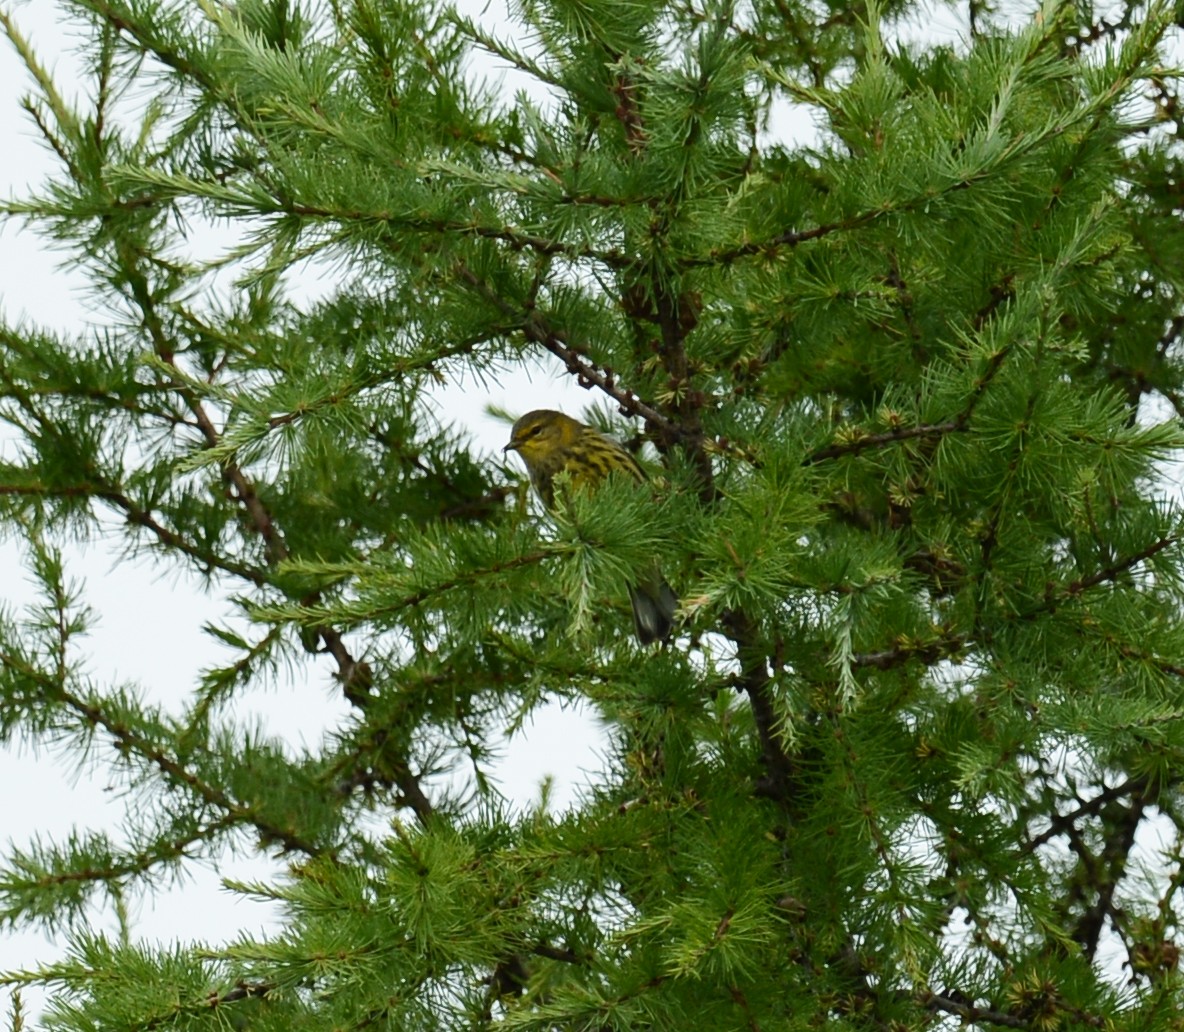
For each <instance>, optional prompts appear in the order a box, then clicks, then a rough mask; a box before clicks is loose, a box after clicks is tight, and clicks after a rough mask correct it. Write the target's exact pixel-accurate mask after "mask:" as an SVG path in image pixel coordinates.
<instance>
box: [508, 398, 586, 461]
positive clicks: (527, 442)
mask: <svg viewBox="0 0 1184 1032" xmlns="http://www.w3.org/2000/svg"><path fill="white" fill-rule="evenodd" d="M580 429H581V424H580V423H579V422H578V421H577V420H575V419H572V418H571V416H565V415H564V414H563V413H562V412H556V411H554V410H553V409H535V411H534V412H528V413H526V415H525V416H523V417H522V418H521V419H519V420H518V422H517V423H515V424H514V428H513V429H512V430H511V431H510V443H509V444H507V445H506V446H505V448H503V449H502V451H503V452H509V451H516V452H517V453H518V454H519V455H521V456H522V458H523V460H524V461H525V462H526V465H527V466H529V467H533V466H535V465H536V464H537V463H539V462H540V461H542V462H546V460H547V459H548V458H550V457H553V456H556V455H561V454H563V453H564V452H566V450H567V448H568V447H569V446H570V445H571V444H572V442H574V441H575V440H576V438H577V437H578V436H579V433H580Z"/></svg>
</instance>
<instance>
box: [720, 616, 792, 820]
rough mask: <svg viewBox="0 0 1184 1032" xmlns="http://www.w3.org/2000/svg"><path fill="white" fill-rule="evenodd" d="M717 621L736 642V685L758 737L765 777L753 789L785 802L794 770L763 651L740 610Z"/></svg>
mask: <svg viewBox="0 0 1184 1032" xmlns="http://www.w3.org/2000/svg"><path fill="white" fill-rule="evenodd" d="M721 623H722V625H723V627H724V631H725V633H726V634H727V635H728V637H729V638H731V640H732V641H733V643H734V644H735V645H736V653H737V656H738V658H739V660H740V668H741V669H740V676H739V679H738V684H739V686H740V687H741V688H743V689H744V691H745V692H746V693H747V694H748V699H749V704H750V705H751V706H752V715H753V720H754V721H755V723H756V729H757V735H758V737H759V738H760V743H761V753H762V755H763V757H764V762H765V776H764V777H763V778H762V779H761V781H760V783H759V784H758V785H757V792H758V794H760V795H766V796H768V797H769V798H771V799H775V800H777V801H778V802H780V803H781V804H783V805H784V804H786V803H787V802H788V800H789V795H790V788H791V785H790V781H791V778H792V775H793V771H794V765H793V761H792V760H791V759H790V758H789V755H788V754H787V753H786V751H785V749H784V747H783V746H782V744H781V739H780V737H779V736H778V734H777V724H778V720H777V710H776V708H775V706H774V705H773V691H772V687H773V686H772V682H771V679H770V677H769V668H768V663H767V660H766V657H765V654H764V650H763V649H762V648H761V646H760V642H759V640H758V635H757V628H756V625H755V624H754V623H753V622H752V618H751V617H749V616H748V614H747V613H745V612H743V611H741V610H737V609H734V610H730V611H729V612H727V613H725V614H724V615H723V618H722V620H721Z"/></svg>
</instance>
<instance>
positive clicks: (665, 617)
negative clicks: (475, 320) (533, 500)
mask: <svg viewBox="0 0 1184 1032" xmlns="http://www.w3.org/2000/svg"><path fill="white" fill-rule="evenodd" d="M503 450H504V451H516V452H517V453H518V454H519V455H521V456H522V461H523V462H524V463H525V464H526V470H527V472H528V473H529V474H530V482H531V483H532V484H533V485H534V489H535V490H536V491H537V492H538V495H539V497H540V498H541V499H542V500H543V504H544V505H546V506H547V508H548V509H553V508H555V483H554V482H555V477H556V476H557V475H558V474H560V473H566V474H567V475H568V477H569V478H570V482H571V484H572V486H573V487H576V488H581V489H583V488H595V486H596V485H597V484H599V483H600V481H602V480H603V479H604V478H605V477H607V476H608V475H609V474H610V473H612V472H614V471H618V470H619V471H620V472H622V473H624V474H626V475H627V476H630V477H632V478H633V479H634V480H644V479H645V473H644V472H642V469H641V467H640V466H639V465H638V464H637V460H636V459H635V458H634V457H633V456H632V455H630V454H629V453H628V452H627V451H626V450H625V449H624V448H622V447H621V446H620V445H619V444H618V443H617V442H616V441H614V440H613V439H612V438H611V437H605V436H604V434H602V433H600V431H598V430H594V429H593V428H592V427H590V426H585V425H584V424H583V423H581V422H580V421H579V420H576V419H572V418H571V416H565V415H564V414H563V413H562V412H555V411H553V410H551V409H536V410H535V411H534V412H528V413H526V415H525V416H523V417H522V418H521V419H519V420H518V422H517V423H515V424H514V428H513V430H511V431H510V443H509V444H507V445H506V447H505V448H504V449H503ZM629 601H630V602H631V603H632V604H633V627H634V630H635V631H636V632H637V640H638V641H640V642H641V643H642V644H643V645H648V644H649V643H650V642H652V641H663V640H665V639H666V638H668V637H669V636H670V631H671V628H672V627H673V626H674V610H675V608H676V607H677V606H678V597H677V596H676V595H675V594H674V591H673V589H672V588H671V587H670V585H669V584H667V583H666V578H665V577H663V576H662V572H661V570H659V569H658V567H657V565H655V566H654V567H653V568H652V569H651V570H650V571H649V572H648V573H646V574H645V575H643V576H639V577H638V578H637V583H636V584H630V585H629Z"/></svg>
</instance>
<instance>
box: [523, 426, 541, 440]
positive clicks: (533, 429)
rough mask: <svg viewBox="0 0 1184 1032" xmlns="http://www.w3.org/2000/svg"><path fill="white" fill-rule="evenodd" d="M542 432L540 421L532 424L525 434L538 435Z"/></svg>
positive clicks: (529, 435)
mask: <svg viewBox="0 0 1184 1032" xmlns="http://www.w3.org/2000/svg"><path fill="white" fill-rule="evenodd" d="M542 432H543V426H542V424H541V423H539V424H537V425H535V426H532V427H531V428H530V429H529V430H527V431H526V436H527V437H538V435H539V434H541V433H542Z"/></svg>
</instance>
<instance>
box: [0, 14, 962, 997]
mask: <svg viewBox="0 0 1184 1032" xmlns="http://www.w3.org/2000/svg"><path fill="white" fill-rule="evenodd" d="M460 6H461V8H462V9H466V8H467V9H468V10H469V11H470V12H471V13H472V14H473V15H474V16H475V17H478V18H479V19H480V20H482V21H483V22H484V23H485V24H486V25H487V26H491V27H495V28H496V29H497V30H498V32H499V34H500V35H502V36H504V37H505V38H510V39H512V38H513V32H512V29H511V28H510V27H509V26H508V24H507V23H506V22H505V19H504V15H499V11H500V10H502V9H503V8H502V4H501V0H493V2H491V3H490V4H489V5H485V4H479V3H472V2H470V3H468V4H466V3H464V2H462V3H461V4H460ZM0 7H3V8H4V9H5V10H7V11H9V12H10V13H11V14H13V16H14V17H15V19H16V21H17V23H18V25H19V26H20V28H21V31H22V32H23V33H24V35H25V36H26V38H28V39H30V40H31V41H32V43H33V44H34V48H35V50H36V51H37V53H38V54H39V56H40V58H41V60H42V62H43V63H44V64H46V65H47V66H48V67H49V68H50V69H51V70H53V71H55V72H56V73H57V75H58V77H59V80H60V81H69V80H71V79H72V78H73V75H72V70H73V69H74V67H75V62H74V60H73V58H72V55H71V50H72V48H73V45H74V42H75V41H74V40H72V39H71V38H70V35H69V34H68V32H67V31H65V29H66V26H67V24H68V23H67V21H66V19H64V18H63V17H62V16H61V13H60V10H59V8H58V5H57V4H56V3H51V2H50V0H28V2H15V3H14V2H11V0H7V2H6V0H0ZM963 23H964V19H962V18H959V17H955V16H953V15H951V14H950V13H949V12H948V11H946V10H945V9H940V10H937V11H936V13H935V16H934V17H933V18H932V19H919V20H918V22H917V25H916V26H915V27H914V30H913V31H912V32H910V33H908V35H910V36H913V37H914V38H917V37H921V38H926V39H929V40H934V39H936V40H939V41H941V42H954V41H955V40H957V39H959V38H960V37H961V34H962V32H963ZM486 74H487V75H491V76H496V75H497V74H498V73H497V70H496V69H495V68H492V67H491V68H490V71H489V72H487V73H486ZM75 81H76V80H75ZM523 85H524V84H523V83H522V82H519V81H513V82H508V83H507V84H506V88H507V89H513V90H516V89H520V88H522V87H523ZM28 90H29V79H28V76H27V73H26V72H25V69H24V67H23V65H22V63H21V62H20V60H19V58H18V57H17V55H16V54H15V53H14V52H13V50H12V49H11V47H10V46H8V45H7V43H6V42H4V43H0V98H5V99H3V100H0V139H3V140H4V141H5V144H6V153H5V160H4V162H3V163H0V192H2V193H3V194H4V195H5V196H13V197H20V196H22V195H24V194H25V193H26V192H27V191H28V190H29V189H30V188H31V187H32V188H35V187H36V186H37V185H38V184H40V183H41V182H42V181H43V180H44V178H45V177H46V176H47V175H48V174H50V173H51V172H55V171H56V168H55V163H54V159H53V156H52V155H51V154H50V153H49V151H48V150H47V149H46V147H45V146H44V144H43V143H42V142H41V140H40V138H39V137H38V136H37V134H36V132H35V129H34V128H33V126H32V125H31V123H30V121H29V119H28V117H27V116H26V115H25V113H24V112H23V111H21V110H20V108H19V105H18V103H17V99H18V98H19V97H20V96H21V95H23V94H24V93H26V92H27V91H28ZM773 130H774V132H775V133H776V134H777V135H779V136H781V137H782V138H788V137H792V138H794V139H797V140H804V139H807V138H809V137H811V136H813V135H814V130H813V127H812V125H811V121H810V117H809V115H808V113H806V112H803V111H801V110H798V111H794V110H790V109H789V108H788V107H786V108H784V109H781V110H779V111H778V112H777V118H776V121H775V125H774V126H773ZM65 257H66V256H65V255H64V254H62V253H54V252H51V251H49V250H47V248H46V247H45V246H44V244H43V242H42V241H40V240H38V239H37V237H36V236H34V234H33V233H32V232H30V231H29V230H27V229H22V228H21V227H20V225H19V224H18V223H16V222H10V223H8V224H6V225H3V226H2V227H0V311H2V312H3V314H4V316H5V318H6V319H8V320H10V321H16V320H18V319H28V320H29V321H31V322H33V323H35V324H38V325H43V326H47V327H53V328H59V329H62V330H64V331H67V332H69V331H78V330H81V329H82V328H84V327H85V326H86V325H87V324H88V322H93V321H94V320H95V318H96V316H97V317H98V318H99V320H100V321H102V315H101V313H95V312H92V311H90V310H89V309H88V303H87V297H86V295H85V293H84V291H83V286H84V283H83V281H82V279H81V277H80V276H79V275H78V273H77V271H76V270H75V269H73V268H72V267H70V265H69V264H68V263H67V264H66V265H62V264H59V263H60V262H62V260H63V259H64V258H65ZM309 289H310V290H316V289H317V287H316V285H315V284H313V283H310V284H309ZM527 396H529V399H530V401H529V405H524V404H523V399H524V398H525V397H527ZM599 400H600V399H599V398H597V397H596V396H595V395H593V394H590V393H589V392H586V391H583V390H581V389H580V388H578V387H576V386H575V384H574V383H573V381H572V380H571V378H570V377H568V376H566V375H564V374H563V373H562V371H561V370H559V369H558V368H548V367H543V368H541V369H540V370H539V371H538V372H536V373H535V375H534V377H533V379H532V380H531V381H530V382H529V383H527V381H526V379H525V374H522V373H518V374H515V375H513V376H510V377H507V378H505V379H503V380H502V382H500V383H493V382H489V383H487V384H484V385H482V384H474V383H459V384H452V385H449V387H448V388H447V389H445V390H444V391H442V392H441V394H440V405H441V407H442V410H443V412H444V413H445V414H447V415H451V416H453V417H455V419H457V420H458V421H460V422H463V423H464V424H466V425H468V426H469V427H470V428H471V429H472V430H473V432H474V434H475V437H476V440H477V441H478V442H479V444H480V446H481V447H482V448H484V449H485V450H486V451H487V453H488V454H489V455H490V456H491V457H492V456H493V455H494V454H495V453H496V452H497V451H498V450H499V449H500V447H501V445H502V444H503V443H504V440H505V437H506V428H505V426H504V425H503V424H501V423H499V422H497V421H495V420H492V419H490V418H489V417H487V416H486V415H485V408H486V406H487V405H491V404H492V405H494V406H501V407H503V408H505V409H507V410H509V411H511V412H514V411H518V412H520V411H522V410H523V409H524V408H527V407H539V406H540V405H546V406H552V407H557V408H564V409H566V410H567V411H569V412H573V413H578V412H579V411H580V410H581V409H582V408H584V407H585V406H587V405H589V404H592V403H596V402H598V401H599ZM6 446H7V447H9V448H10V447H11V441H10V440H9V441H7V442H6V441H5V440H4V439H3V431H2V430H0V455H4V454H6V452H5V449H6ZM8 454H10V452H9V453H8ZM110 546H111V542H102V541H99V542H95V543H92V544H90V545H88V546H86V547H70V548H69V549H68V552H67V556H68V562H67V570H68V571H69V573H70V574H71V576H72V577H73V578H74V579H75V580H76V581H77V582H78V583H79V584H80V585H81V586H82V587H83V595H84V598H85V600H86V602H87V603H88V604H89V605H90V606H91V607H92V608H93V610H94V611H95V612H96V613H98V614H101V615H100V617H99V618H98V619H97V621H96V623H95V627H94V630H93V632H92V633H91V634H90V636H89V637H88V638H87V639H86V645H85V648H86V656H87V660H88V662H87V667H88V670H89V672H90V673H91V675H92V676H93V677H94V678H95V680H96V681H98V682H101V683H111V682H116V681H118V682H123V683H127V684H134V685H137V686H138V687H139V688H140V689H141V690H142V691H143V693H144V695H145V696H146V697H147V698H149V699H152V700H156V701H159V702H161V703H163V704H165V705H170V704H175V705H178V706H179V705H180V704H181V703H182V701H183V700H185V699H186V698H187V697H188V696H189V694H190V693H191V691H192V690H193V687H194V685H195V683H196V675H197V672H198V671H200V670H201V669H202V668H203V666H206V665H208V664H210V663H211V662H220V661H225V660H226V659H227V658H228V656H229V655H230V653H229V652H228V651H227V650H226V649H224V648H223V647H221V646H219V645H218V644H217V643H216V642H214V641H213V640H212V639H210V638H209V637H207V636H205V635H203V634H202V633H201V631H200V628H201V625H202V624H203V623H205V622H207V621H211V622H219V621H222V620H225V619H226V617H227V615H228V613H229V608H228V607H227V606H226V605H225V604H224V603H223V602H222V601H220V599H219V598H218V597H211V596H209V595H207V594H205V592H204V588H203V586H202V584H201V582H200V581H199V580H198V578H196V577H191V576H187V575H184V574H179V573H177V572H176V570H175V569H170V570H168V571H165V570H163V569H162V568H157V567H154V566H153V565H152V564H150V563H148V562H146V561H140V562H130V561H127V560H125V559H122V558H121V557H120V556H119V555H118V553H117V552H115V551H113V550H112V548H111V547H110ZM32 597H33V592H32V585H31V584H30V582H29V580H28V578H27V576H26V575H25V573H24V569H23V566H22V563H21V558H20V554H19V551H18V550H17V548H16V547H15V545H14V543H13V542H0V606H3V607H4V608H5V609H6V610H8V611H10V612H11V611H12V610H14V609H19V608H20V607H22V606H23V605H25V604H27V603H28V602H29V601H30V600H31V599H32ZM331 671H332V664H331V661H329V660H328V659H325V660H324V661H323V662H322V663H321V664H320V669H319V671H318V672H317V674H316V675H315V676H314V677H312V678H310V680H309V681H307V682H305V683H300V684H290V685H287V686H282V687H276V688H274V689H272V690H270V691H266V692H254V693H253V694H252V695H251V696H250V697H249V698H247V699H245V700H244V701H243V703H242V704H241V712H242V714H243V716H244V717H258V718H259V719H260V720H262V721H264V723H265V726H266V727H267V728H268V729H269V731H270V732H271V733H273V734H275V735H276V736H278V737H280V738H281V739H282V740H284V741H286V742H290V743H293V744H294V745H296V746H300V745H302V744H307V745H309V746H315V744H316V743H317V742H318V741H319V739H320V737H321V734H322V732H323V731H325V730H326V729H328V728H331V727H333V726H334V725H335V723H336V722H337V721H338V720H339V719H340V717H341V716H342V714H343V713H344V712H345V710H346V705H345V703H344V702H343V700H342V699H341V693H340V689H339V687H338V686H337V685H336V683H335V682H334V681H333V680H332V679H331ZM598 742H599V731H598V728H597V726H596V721H595V717H594V716H593V715H592V714H590V713H586V712H583V713H581V712H577V711H574V710H570V709H569V710H560V709H559V708H557V707H550V708H548V709H546V710H544V711H542V712H541V713H540V714H539V715H538V717H537V718H536V720H535V722H534V724H533V726H532V727H530V728H528V729H527V731H526V733H525V734H524V735H522V736H519V738H517V739H515V740H514V741H513V742H512V743H510V744H509V745H510V747H509V748H507V750H506V756H505V758H504V761H503V762H502V763H501V764H500V765H499V767H498V775H499V776H500V783H501V788H502V790H503V791H504V792H505V794H506V795H507V796H508V797H509V798H511V799H513V800H515V801H517V802H518V803H520V804H527V803H529V802H531V801H533V800H534V799H536V798H537V797H538V786H539V784H540V782H541V780H542V779H543V778H544V777H545V776H551V777H553V778H554V789H553V794H552V799H553V805H554V806H555V807H557V808H563V807H564V806H566V805H567V804H568V803H570V802H571V801H572V800H573V798H574V794H575V792H576V791H577V790H578V788H579V786H580V784H581V783H583V782H585V781H586V780H587V779H588V772H591V771H595V770H596V769H597V768H598V767H599V766H600V764H599V761H598V758H597V751H596V750H597V745H598ZM97 773H98V774H99V775H101V774H102V767H100V768H99V769H98V772H97ZM95 774H96V772H95V771H94V770H90V769H88V770H83V771H79V770H78V769H77V768H76V760H75V758H74V757H73V756H71V755H69V754H61V753H55V752H53V751H50V750H46V749H42V750H39V751H38V750H34V749H31V748H28V747H11V748H7V749H4V748H0V785H3V786H4V791H3V794H2V795H0V849H3V850H4V851H5V852H7V851H8V848H9V844H10V843H14V844H16V845H18V846H19V845H22V844H25V843H28V842H29V841H30V840H31V839H32V838H33V837H34V836H43V837H46V838H50V839H55V840H59V841H60V840H62V839H64V838H65V837H66V836H67V835H68V834H69V832H70V831H71V830H72V829H73V828H75V827H104V828H110V829H115V828H117V827H118V826H119V822H120V817H121V814H122V813H123V811H124V807H125V804H126V803H127V800H126V799H124V798H122V797H120V796H119V795H118V793H115V792H111V791H109V790H108V788H107V785H106V784H105V782H104V780H103V778H102V777H101V776H95ZM280 869H281V868H280V866H278V865H274V864H272V863H271V862H270V861H268V860H266V859H263V860H261V859H259V858H249V859H245V860H244V859H241V858H227V859H226V860H225V861H224V862H222V863H220V864H219V870H218V872H215V871H213V870H209V869H204V870H199V869H197V868H195V867H192V866H191V867H190V871H191V876H190V878H189V879H188V880H187V881H186V882H185V883H184V884H183V885H181V886H179V887H177V888H175V889H173V890H170V891H165V892H162V893H160V894H158V895H156V896H155V897H153V898H150V899H147V900H143V901H139V902H134V903H133V908H132V920H133V931H134V934H135V935H136V936H137V937H141V938H145V939H149V940H152V939H163V940H169V939H171V938H173V937H180V938H182V939H185V940H205V941H207V942H211V943H218V942H223V941H226V940H228V939H230V938H232V937H233V936H234V934H235V932H236V931H238V930H239V929H242V928H246V929H258V928H260V927H262V926H264V925H265V923H266V922H267V921H268V917H269V908H268V907H267V906H266V905H263V904H257V903H249V902H247V901H244V900H243V899H241V898H239V897H237V896H234V895H232V894H230V893H229V892H227V891H225V890H223V889H222V888H221V886H220V881H219V879H220V877H222V876H228V877H234V878H246V879H250V878H260V877H266V876H267V875H268V874H269V873H271V872H274V871H278V870H280ZM95 927H97V928H102V929H104V930H107V931H114V930H115V927H116V926H115V922H114V920H113V918H112V915H111V914H110V913H109V912H104V913H102V914H101V915H99V916H98V917H97V918H96V922H95ZM62 945H63V944H62V942H61V941H52V940H50V939H48V938H46V937H45V936H43V935H39V934H37V933H18V934H14V933H10V932H7V931H6V932H3V933H0V971H8V970H13V969H18V968H30V967H35V966H37V964H39V963H41V962H45V961H50V960H52V959H54V958H56V957H59V956H61V951H62ZM3 1002H4V995H3V993H2V992H0V1011H2V1010H3ZM27 1003H30V1004H32V1005H33V1008H34V1011H36V1009H37V1008H38V1005H39V1000H38V999H35V998H32V997H28V998H27ZM0 1020H2V1019H0Z"/></svg>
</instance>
